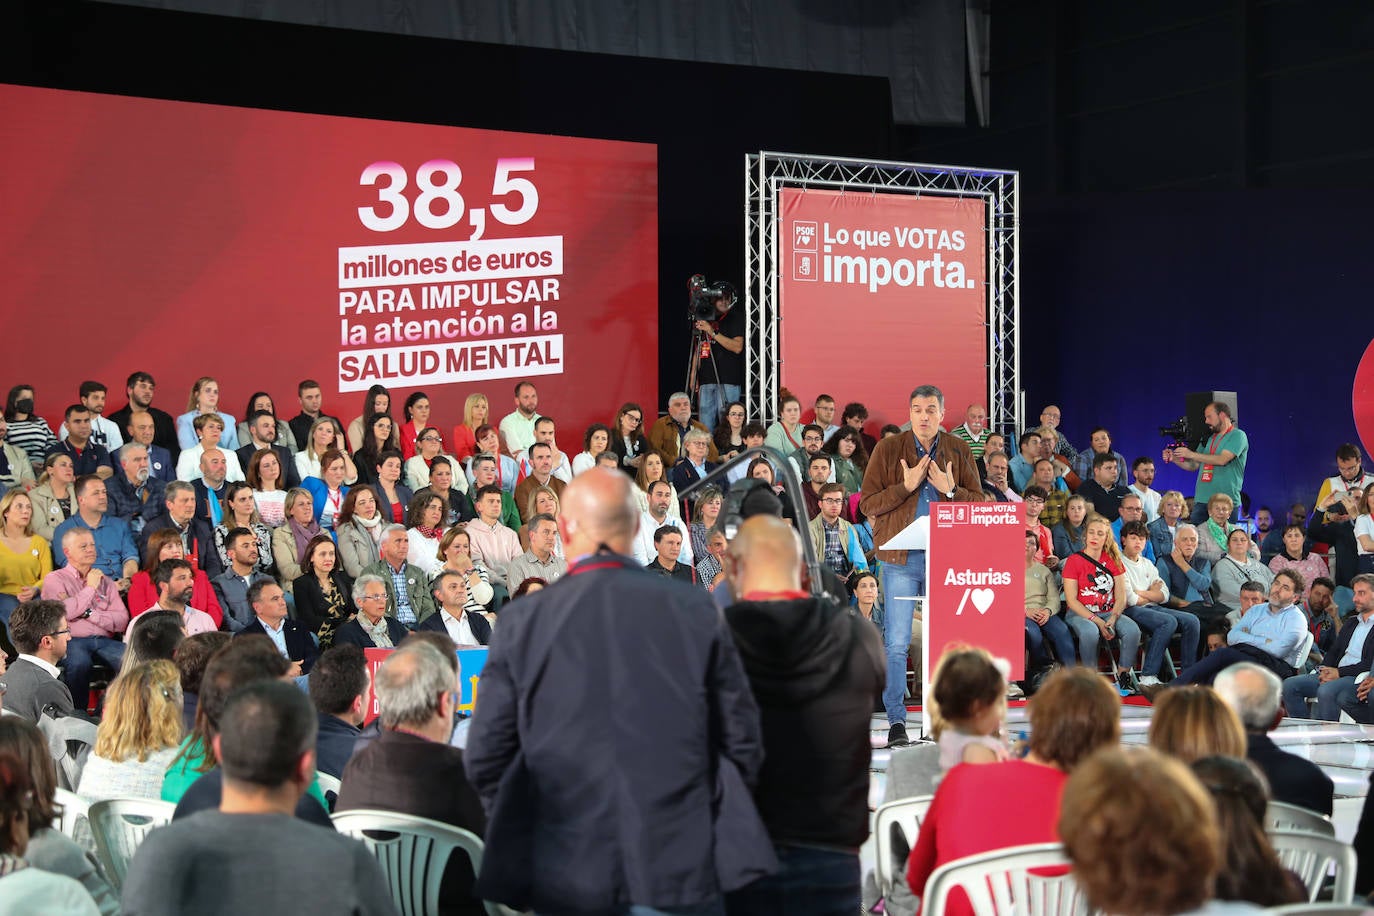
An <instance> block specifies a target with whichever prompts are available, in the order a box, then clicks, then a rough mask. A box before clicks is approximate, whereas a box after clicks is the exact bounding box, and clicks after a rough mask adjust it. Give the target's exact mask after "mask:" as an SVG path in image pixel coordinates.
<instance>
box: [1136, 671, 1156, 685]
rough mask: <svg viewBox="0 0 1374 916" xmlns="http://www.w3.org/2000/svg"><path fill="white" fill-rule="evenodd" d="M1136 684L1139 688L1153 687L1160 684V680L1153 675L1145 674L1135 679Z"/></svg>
mask: <svg viewBox="0 0 1374 916" xmlns="http://www.w3.org/2000/svg"><path fill="white" fill-rule="evenodd" d="M1136 683H1137V684H1139V685H1140V686H1141V687H1154V686H1156V685H1157V684H1159V683H1160V680H1159V678H1157V677H1155V676H1154V675H1153V674H1146V675H1142V676H1141V677H1138V678H1136Z"/></svg>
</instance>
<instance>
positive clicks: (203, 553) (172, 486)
mask: <svg viewBox="0 0 1374 916" xmlns="http://www.w3.org/2000/svg"><path fill="white" fill-rule="evenodd" d="M164 495H165V497H166V498H165V500H164V502H163V511H162V514H161V515H159V516H157V517H156V518H154V519H153V520H152V521H150V522H149V523H148V524H146V525H144V526H143V534H142V547H143V558H144V560H145V562H146V561H147V559H148V558H149V556H150V555H151V554H152V550H151V549H150V547H149V544H150V543H151V538H152V536H153V534H155V533H156V532H158V531H162V530H163V529H170V530H172V531H175V532H176V534H177V537H178V538H179V539H180V541H181V547H182V553H183V556H184V557H185V558H186V559H187V560H189V561H190V562H191V564H192V565H193V566H197V567H199V568H200V569H202V570H204V571H205V574H206V575H207V576H211V577H213V576H218V575H219V574H220V573H221V572H223V571H224V566H223V564H222V563H220V561H219V552H218V551H217V550H215V544H214V529H213V528H212V527H211V526H210V524H209V523H208V522H207V521H205V520H204V519H202V518H200V517H199V516H197V515H196V491H195V488H194V487H192V486H191V485H190V484H189V483H186V482H184V481H180V480H174V481H172V482H171V483H169V484H167V489H166V491H165V493H164Z"/></svg>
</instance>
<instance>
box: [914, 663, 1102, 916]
mask: <svg viewBox="0 0 1374 916" xmlns="http://www.w3.org/2000/svg"><path fill="white" fill-rule="evenodd" d="M1120 720H1121V701H1120V700H1119V699H1118V698H1117V696H1116V695H1115V693H1114V692H1113V691H1112V689H1111V688H1110V687H1108V686H1107V683H1106V681H1104V680H1102V678H1100V677H1099V676H1098V675H1097V674H1096V673H1095V672H1092V671H1089V670H1087V669H1086V668H1061V669H1060V670H1058V671H1056V672H1055V673H1054V674H1052V675H1050V677H1049V678H1048V679H1047V680H1046V681H1045V683H1044V686H1042V687H1041V688H1040V689H1039V690H1038V691H1037V692H1036V694H1035V697H1034V698H1033V699H1032V700H1031V701H1030V724H1031V736H1030V753H1028V754H1027V755H1026V757H1025V759H1023V760H1007V761H1004V762H1002V763H984V764H978V765H974V764H959V765H957V766H955V767H954V769H952V770H950V771H949V773H948V774H946V776H945V778H944V780H943V781H941V783H940V788H939V789H937V790H936V792H935V800H934V801H932V802H931V804H930V810H929V811H928V812H926V816H925V818H924V819H923V820H922V821H921V828H920V833H919V834H918V835H917V838H916V846H915V848H914V849H912V850H911V858H910V859H909V860H908V862H907V871H906V876H907V884H908V885H909V886H910V888H911V892H912V893H913V894H915V895H916V896H918V897H919V896H921V895H923V894H924V893H925V886H926V881H927V880H928V879H929V878H930V875H931V873H932V872H934V871H935V869H937V868H939V867H940V866H941V865H944V864H945V863H946V862H952V861H954V860H955V859H962V858H963V857H965V856H972V855H977V854H978V853H982V852H990V851H992V850H994V849H1005V848H1006V847H1009V846H1021V845H1024V844H1027V843H1052V842H1054V841H1056V840H1057V839H1058V836H1057V835H1056V831H1055V824H1056V822H1057V821H1058V820H1059V796H1060V794H1061V793H1062V792H1063V790H1064V782H1065V781H1066V780H1067V779H1068V773H1070V772H1072V770H1073V768H1074V767H1076V766H1077V765H1078V764H1079V763H1080V762H1081V761H1083V760H1085V759H1086V758H1087V757H1089V756H1090V755H1091V754H1092V753H1093V752H1094V751H1096V750H1098V749H1099V748H1103V747H1111V746H1113V745H1115V744H1117V743H1118V742H1119V741H1120V740H1121V721H1120ZM945 912H946V913H948V914H950V916H961V914H971V913H972V912H973V910H972V908H971V907H970V906H969V902H968V898H967V897H965V896H964V895H963V894H962V893H956V894H955V895H954V896H953V897H952V898H951V899H950V906H949V907H948V909H947V910H946V911H945Z"/></svg>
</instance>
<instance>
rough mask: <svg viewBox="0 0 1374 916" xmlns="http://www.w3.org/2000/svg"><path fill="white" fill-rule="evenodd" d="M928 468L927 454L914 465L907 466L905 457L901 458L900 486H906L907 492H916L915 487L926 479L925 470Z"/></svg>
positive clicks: (928, 459) (928, 458)
mask: <svg viewBox="0 0 1374 916" xmlns="http://www.w3.org/2000/svg"><path fill="white" fill-rule="evenodd" d="M929 469H930V456H929V455H927V456H925V457H924V458H922V459H921V460H920V461H918V462H916V466H915V467H914V468H913V467H908V466H907V463H906V459H905V458H903V459H902V486H904V487H906V491H907V492H908V493H914V492H916V488H917V487H919V486H920V485H921V482H922V481H924V480H925V479H926V472H927V471H928V470H929Z"/></svg>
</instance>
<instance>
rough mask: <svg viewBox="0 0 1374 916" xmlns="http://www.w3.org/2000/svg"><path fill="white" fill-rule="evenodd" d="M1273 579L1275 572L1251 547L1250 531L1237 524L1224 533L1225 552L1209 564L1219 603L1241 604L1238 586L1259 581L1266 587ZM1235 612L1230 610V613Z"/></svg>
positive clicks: (1215, 595)
mask: <svg viewBox="0 0 1374 916" xmlns="http://www.w3.org/2000/svg"><path fill="white" fill-rule="evenodd" d="M1273 581H1274V574H1273V573H1272V572H1271V571H1270V570H1269V567H1267V566H1265V565H1264V564H1263V563H1261V562H1260V561H1259V558H1258V556H1256V555H1255V553H1254V551H1253V545H1252V543H1251V541H1250V535H1249V534H1247V533H1246V532H1245V529H1244V528H1236V529H1234V530H1233V531H1232V532H1231V533H1230V534H1228V535H1227V536H1226V554H1225V556H1223V557H1222V558H1221V559H1219V560H1217V561H1216V562H1215V563H1214V564H1212V597H1213V598H1215V599H1216V600H1217V603H1218V604H1224V605H1226V606H1227V607H1231V608H1235V607H1240V588H1241V586H1242V585H1244V584H1245V583H1247V582H1255V583H1258V584H1259V586H1260V587H1261V588H1262V589H1264V590H1265V591H1268V590H1269V585H1270V583H1272V582H1273ZM1236 616H1238V615H1235V614H1233V615H1232V617H1233V618H1234V617H1236Z"/></svg>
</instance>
